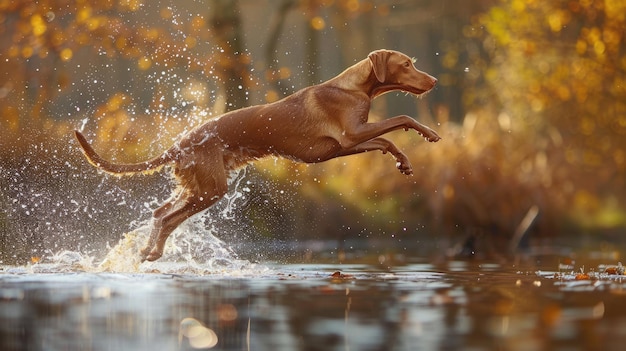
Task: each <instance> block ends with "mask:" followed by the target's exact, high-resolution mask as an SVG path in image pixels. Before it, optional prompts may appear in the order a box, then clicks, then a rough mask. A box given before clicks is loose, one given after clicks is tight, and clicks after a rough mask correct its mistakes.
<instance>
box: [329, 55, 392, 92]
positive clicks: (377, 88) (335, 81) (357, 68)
mask: <svg viewBox="0 0 626 351" xmlns="http://www.w3.org/2000/svg"><path fill="white" fill-rule="evenodd" d="M326 83H328V84H332V85H335V86H337V87H339V88H341V89H346V90H352V91H360V92H367V95H368V97H369V98H370V99H373V98H375V97H377V96H379V95H382V94H384V93H386V92H388V91H390V90H393V89H386V85H385V84H384V83H381V82H379V81H378V79H376V76H375V75H374V70H373V69H372V62H371V61H370V59H368V58H366V59H363V60H361V61H359V62H357V63H356V64H354V65H352V66H350V67H348V68H346V70H345V71H343V72H341V73H340V74H339V75H338V76H336V77H335V78H332V79H331V80H329V81H327V82H326Z"/></svg>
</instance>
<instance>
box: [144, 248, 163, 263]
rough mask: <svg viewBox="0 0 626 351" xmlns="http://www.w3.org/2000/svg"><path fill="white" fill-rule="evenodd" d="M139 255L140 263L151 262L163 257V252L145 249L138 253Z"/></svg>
mask: <svg viewBox="0 0 626 351" xmlns="http://www.w3.org/2000/svg"><path fill="white" fill-rule="evenodd" d="M139 255H140V257H141V262H145V261H150V262H152V261H156V260H158V259H159V258H161V256H163V252H159V251H158V250H156V249H152V248H149V247H145V248H143V249H142V250H141V251H139Z"/></svg>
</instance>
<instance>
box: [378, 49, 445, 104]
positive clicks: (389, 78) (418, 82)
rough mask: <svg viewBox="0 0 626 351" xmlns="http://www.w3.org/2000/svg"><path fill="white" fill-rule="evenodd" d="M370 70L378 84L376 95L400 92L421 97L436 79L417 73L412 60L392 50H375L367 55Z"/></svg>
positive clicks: (423, 73) (432, 85)
mask: <svg viewBox="0 0 626 351" xmlns="http://www.w3.org/2000/svg"><path fill="white" fill-rule="evenodd" d="M368 58H369V59H370V61H371V63H372V70H373V71H374V75H375V76H376V79H377V80H378V82H379V83H380V85H381V86H380V87H379V89H378V90H379V91H378V94H377V95H380V94H383V93H386V92H388V91H392V90H402V91H406V92H409V93H411V94H415V95H421V94H423V93H425V92H427V91H429V90H430V89H432V88H433V87H434V86H435V84H436V83H437V79H435V78H434V77H432V76H430V75H428V74H427V73H425V72H422V71H419V70H417V69H416V68H415V66H414V65H413V63H414V61H415V60H414V59H412V58H410V57H408V56H407V55H405V54H403V53H401V52H398V51H393V50H376V51H373V52H371V53H370V54H369V56H368Z"/></svg>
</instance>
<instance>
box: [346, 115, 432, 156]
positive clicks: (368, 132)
mask: <svg viewBox="0 0 626 351" xmlns="http://www.w3.org/2000/svg"><path fill="white" fill-rule="evenodd" d="M398 129H404V130H409V129H414V130H415V131H417V132H418V133H419V134H420V135H421V136H423V137H424V138H426V140H428V141H430V142H435V141H439V140H440V139H441V137H440V136H439V134H437V133H436V132H435V131H434V130H432V129H430V128H428V127H427V126H425V125H423V124H421V123H419V122H418V121H416V120H414V119H413V118H411V117H409V116H405V115H403V116H397V117H393V118H389V119H385V120H383V121H380V122H375V123H359V124H355V125H353V126H350V127H348V128H346V131H345V140H343V142H342V143H341V144H342V145H343V146H344V147H345V148H346V149H349V148H351V147H354V146H356V145H358V144H361V143H364V142H366V141H368V140H370V139H374V138H377V137H379V136H381V135H383V134H385V133H388V132H391V131H394V130H398Z"/></svg>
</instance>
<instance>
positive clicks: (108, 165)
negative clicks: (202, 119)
mask: <svg viewBox="0 0 626 351" xmlns="http://www.w3.org/2000/svg"><path fill="white" fill-rule="evenodd" d="M74 135H76V139H78V143H79V144H80V147H81V148H82V149H83V154H85V157H87V160H88V161H89V163H91V164H92V165H94V166H95V167H97V168H100V169H102V170H103V171H105V172H107V173H112V174H116V175H124V174H135V173H139V172H143V173H146V172H148V173H151V172H156V171H158V170H159V169H160V168H161V167H163V166H164V165H166V164H167V163H170V162H172V161H173V160H174V158H175V157H176V156H175V155H173V154H172V153H171V152H168V151H166V152H164V153H163V154H161V156H157V157H155V158H153V159H151V160H148V161H145V162H140V163H133V164H117V163H113V162H110V161H107V160H105V159H104V158H102V156H100V155H98V154H97V153H96V151H95V150H94V149H93V147H91V145H90V144H89V142H88V141H87V139H85V136H84V135H83V134H81V132H79V131H77V130H75V131H74Z"/></svg>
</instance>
